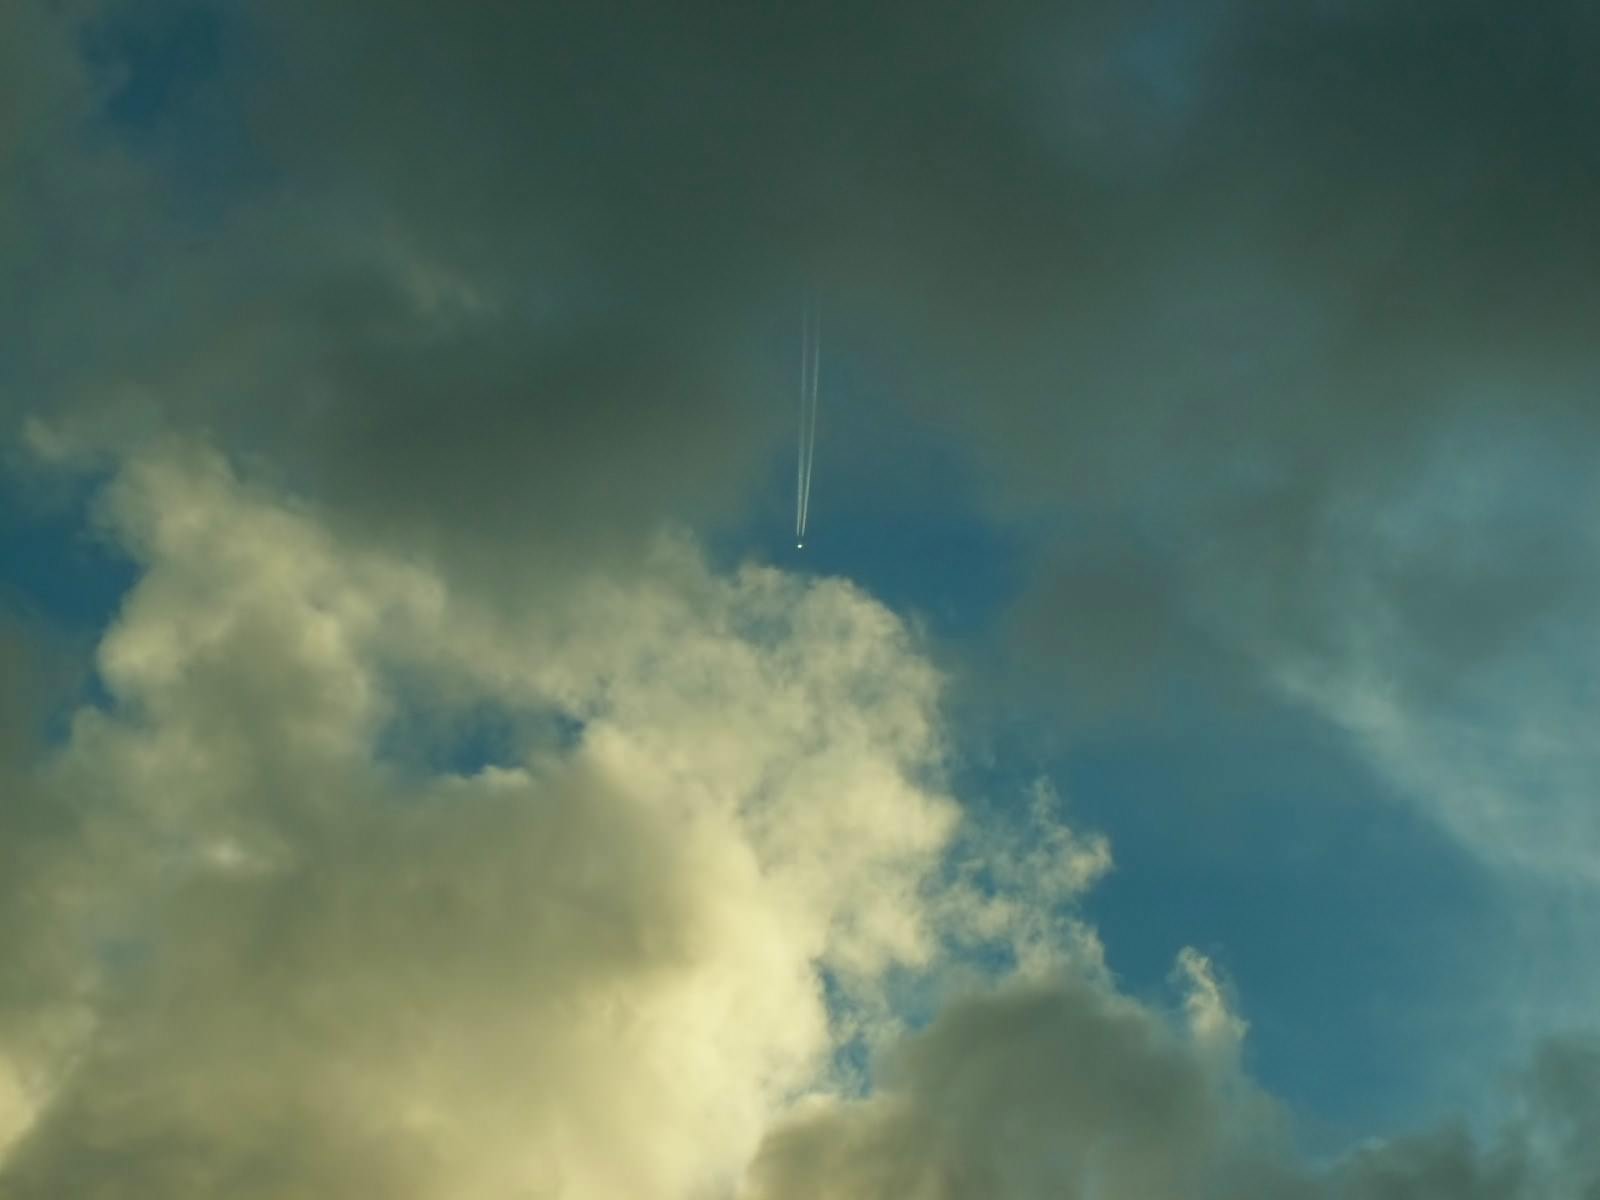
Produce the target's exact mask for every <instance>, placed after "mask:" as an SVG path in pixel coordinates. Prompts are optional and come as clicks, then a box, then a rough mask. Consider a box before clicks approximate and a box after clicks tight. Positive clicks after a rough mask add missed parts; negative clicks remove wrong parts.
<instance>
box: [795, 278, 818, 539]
mask: <svg viewBox="0 0 1600 1200" xmlns="http://www.w3.org/2000/svg"><path fill="white" fill-rule="evenodd" d="M821 365H822V313H821V310H820V309H819V308H818V307H817V305H816V302H815V300H808V301H807V303H806V307H805V309H804V311H803V312H802V314H801V320H800V444H799V451H798V463H797V470H796V476H795V513H794V535H795V546H796V549H799V548H800V547H802V546H804V545H805V536H806V520H807V518H808V517H809V516H810V515H811V468H812V464H813V463H814V462H815V461H816V456H817V381H818V378H819V375H820V373H821V371H820V369H821Z"/></svg>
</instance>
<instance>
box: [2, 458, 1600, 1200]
mask: <svg viewBox="0 0 1600 1200" xmlns="http://www.w3.org/2000/svg"><path fill="white" fill-rule="evenodd" d="M102 512H103V518H104V521H105V523H106V526H107V528H108V530H109V531H111V533H112V535H113V536H115V537H116V538H118V539H119V540H120V542H121V543H122V544H123V545H125V546H126V547H127V548H128V550H129V551H130V552H131V553H132V554H134V555H135V556H136V558H137V559H138V561H139V562H140V564H141V569H142V574H141V576H140V579H139V582H138V584H137V586H136V587H135V588H134V590H133V591H132V592H131V593H130V595H129V596H128V598H127V600H126V603H125V604H124V607H123V609H122V611H121V613H120V614H119V616H118V618H117V620H116V622H115V623H114V625H113V626H112V627H111V628H110V629H109V630H108V631H107V632H106V634H105V636H104V638H103V640H102V641H101V644H100V646H99V649H98V665H99V671H100V674H101V676H102V678H103V680H104V683H105V687H106V689H107V692H108V693H109V699H108V701H107V703H106V704H105V705H103V706H86V707H83V708H81V709H80V710H79V711H78V712H77V713H76V715H75V716H74V718H73V721H72V726H71V731H70V736H69V737H68V739H67V740H66V741H65V743H64V744H62V745H60V746H58V747H57V748H56V749H55V750H54V751H53V752H52V754H51V755H50V756H49V758H48V759H47V760H46V761H45V762H43V763H42V764H40V765H38V766H37V767H34V768H30V769H27V770H25V771H23V772H22V773H21V774H20V775H16V776H15V779H16V780H17V781H18V782H19V783H20V784H21V786H22V787H23V788H24V789H25V791H24V793H23V795H24V796H25V805H24V806H21V807H19V806H16V805H15V804H13V806H12V807H10V808H9V809H8V810H7V811H8V813H10V814H13V817H12V819H13V822H14V823H13V827H12V828H11V829H10V836H8V838H7V839H6V842H5V844H4V847H3V853H4V855H5V856H6V862H7V870H6V872H5V873H4V876H3V884H0V919H3V920H4V922H5V926H4V927H5V929H6V930H7V947H8V953H7V955H6V958H5V960H4V963H3V965H0V1139H3V1143H4V1148H3V1149H0V1195H3V1196H5V1197H7V1200H11V1198H13V1197H14V1198H16V1200H33V1198H35V1197H41V1198H42V1197H47V1196H48V1197H54V1196H61V1195H74V1196H84V1197H91V1198H92V1197H104V1198H107V1200H113V1198H118V1197H127V1198H130V1200H131V1198H135V1197H137V1198H141V1200H142V1198H144V1197H152V1196H158V1195H159V1196H163V1197H170V1198H172V1200H182V1198H184V1197H191V1196H192V1197H196V1198H198V1197H204V1196H216V1195H227V1196H238V1197H250V1196H263V1197H265V1196H285V1195H306V1196H328V1197H331V1196H347V1195H348V1196H357V1195H374V1194H383V1195H392V1196H400V1197H406V1196H414V1197H417V1198H418V1200H432V1198H433V1197H443V1196H449V1197H452V1198H456V1197H467V1198H470V1197H474V1196H484V1197H500V1196H506V1195H529V1196H570V1197H607V1196H617V1197H622V1196H630V1197H631V1196H641V1195H643V1196H660V1197H685V1198H689V1197H715V1196H734V1195H742V1196H748V1197H751V1198H752V1200H754V1198H760V1200H782V1198H784V1197H789V1196H801V1195H804V1196H824V1197H835V1198H838V1200H856V1198H861V1200H866V1198H877V1197H884V1198H888V1197H891V1196H892V1197H903V1196H913V1197H915V1196H925V1197H940V1198H944V1200H960V1198H964V1197H968V1196H971V1197H980V1196H984V1197H997V1198H1000V1200H1005V1198H1008V1197H1016V1198H1019V1200H1031V1198H1032V1197H1036V1196H1045V1195H1052V1196H1057V1195H1069V1196H1072V1195H1079V1196H1084V1197H1112V1198H1116V1197H1129V1198H1130V1200H1131V1198H1132V1197H1149V1196H1162V1195H1186V1196H1194V1195H1202V1196H1203V1195H1213V1194H1214V1195H1232V1194H1239V1192H1240V1189H1243V1190H1244V1191H1245V1192H1246V1193H1247V1194H1251V1195H1259V1196H1263V1197H1270V1198H1272V1200H1278V1198H1279V1197H1284V1198H1291V1197H1294V1198H1301V1197H1304V1198H1311V1200H1321V1198H1322V1197H1324V1196H1327V1197H1335V1196H1337V1197H1341V1198H1343V1197H1352V1198H1355V1197H1359V1198H1360V1200H1368V1198H1372V1200H1378V1198H1381V1197H1387V1196H1402V1195H1403V1196H1426V1195H1433V1194H1436V1193H1437V1194H1440V1195H1444V1194H1451V1195H1481V1196H1483V1197H1495V1198H1501V1197H1505V1198H1508V1200H1509V1198H1515V1200H1532V1198H1535V1197H1543V1196H1545V1195H1546V1194H1549V1195H1557V1194H1578V1193H1577V1192H1575V1191H1570V1190H1569V1191H1566V1192H1563V1191H1561V1189H1562V1188H1571V1187H1575V1186H1579V1185H1580V1184H1582V1185H1584V1186H1587V1184H1584V1181H1587V1180H1590V1179H1591V1178H1593V1177H1594V1172H1595V1164H1594V1162H1593V1161H1592V1156H1591V1155H1589V1154H1588V1147H1589V1145H1590V1142H1591V1141H1592V1138H1591V1137H1590V1136H1589V1133H1588V1129H1589V1126H1590V1125H1592V1124H1593V1120H1594V1116H1595V1114H1594V1112H1593V1111H1591V1110H1592V1109H1593V1108H1594V1105H1593V1096H1594V1095H1595V1094H1596V1092H1595V1083H1596V1079H1595V1071H1594V1064H1595V1061H1596V1059H1595V1056H1594V1054H1593V1051H1592V1048H1589V1047H1587V1046H1586V1044H1584V1043H1579V1042H1572V1043H1558V1044H1553V1045H1551V1046H1550V1047H1548V1048H1547V1049H1546V1051H1545V1052H1544V1053H1543V1055H1542V1056H1541V1057H1540V1058H1539V1059H1538V1060H1537V1062H1536V1063H1535V1064H1534V1066H1533V1068H1532V1069H1531V1070H1530V1072H1529V1073H1528V1075H1527V1078H1526V1080H1525V1081H1524V1083H1523V1085H1522V1092H1521V1093H1520V1094H1522V1095H1524V1096H1525V1103H1524V1106H1523V1112H1524V1116H1523V1117H1522V1118H1520V1122H1519V1123H1517V1124H1513V1125H1512V1126H1509V1127H1508V1132H1507V1133H1506V1135H1505V1136H1504V1137H1503V1138H1502V1139H1501V1142H1500V1143H1498V1144H1497V1145H1495V1146H1493V1147H1491V1148H1490V1149H1488V1150H1482V1149H1480V1148H1479V1146H1478V1144H1477V1143H1476V1142H1474V1141H1473V1140H1472V1139H1471V1138H1470V1137H1468V1136H1466V1135H1465V1134H1462V1133H1455V1132H1450V1131H1449V1130H1446V1131H1444V1132H1440V1133H1436V1134H1427V1135H1419V1136H1417V1137H1415V1138H1411V1139H1402V1140H1399V1141H1396V1142H1393V1143H1389V1144H1384V1145H1381V1146H1377V1147H1374V1148H1372V1149H1370V1150H1367V1151H1363V1152H1361V1153H1359V1154H1357V1155H1356V1156H1354V1157H1353V1158H1352V1159H1350V1160H1348V1161H1347V1162H1344V1163H1342V1164H1339V1165H1338V1166H1337V1167H1336V1169H1334V1170H1333V1171H1332V1172H1331V1173H1329V1172H1326V1171H1323V1172H1319V1171H1314V1170H1312V1169H1311V1168H1309V1167H1307V1166H1305V1165H1303V1164H1302V1163H1300V1162H1299V1161H1298V1160H1297V1159H1296V1158H1295V1156H1294V1153H1293V1148H1292V1138H1291V1125H1290V1122H1289V1119H1288V1116H1287V1114H1286V1113H1285V1112H1284V1111H1283V1110H1282V1109H1281V1108H1280V1106H1279V1105H1277V1104H1276V1103H1275V1102H1274V1101H1273V1100H1272V1099H1271V1098H1270V1097H1269V1096H1267V1095H1266V1094H1265V1093H1263V1092H1262V1091H1261V1089H1260V1088H1259V1087H1258V1086H1256V1085H1255V1084H1254V1083H1253V1082H1252V1081H1251V1080H1250V1079H1249V1077H1248V1075H1247V1073H1246V1072H1245V1069H1244V1066H1243V1055H1242V1054H1241V1053H1240V1048H1241V1045H1242V1040H1243V1038H1244V1037H1245V1033H1246V1028H1247V1026H1246V1024H1245V1022H1244V1021H1243V1019H1242V1018H1241V1017H1240V1016H1239V1015H1238V1013H1237V1011H1236V1009H1235V1007H1234V1005H1233V1002H1232V1001H1231V1000H1230V999H1229V996H1228V992H1229V989H1228V988H1227V986H1226V985H1225V983H1224V982H1223V981H1222V980H1221V978H1220V976H1219V975H1218V973H1217V970H1216V968H1215V966H1214V965H1213V964H1212V963H1211V961H1210V960H1208V959H1207V958H1206V957H1205V956H1203V955H1201V954H1199V953H1197V952H1195V951H1193V950H1184V951H1182V952H1181V953H1180V954H1179V955H1178V958H1177V965H1176V968H1175V972H1174V979H1175V981H1176V982H1177V984H1178V987H1179V993H1180V994H1179V997H1178V1003H1177V1004H1176V1006H1175V1007H1174V1008H1173V1009H1172V1010H1171V1011H1170V1012H1169V1011H1162V1010H1161V1009H1159V1008H1157V1007H1153V1006H1152V1005H1151V1004H1150V1003H1148V1002H1145V1001H1139V1000H1135V999H1133V998H1130V997H1128V996H1125V995H1123V994H1121V993H1120V992H1119V990H1118V988H1117V986H1116V982H1115V980H1114V978H1113V977H1112V976H1111V975H1110V973H1109V972H1108V971H1107V970H1106V968H1105V966H1104V963H1103V961H1102V960H1101V957H1100V953H1099V945H1098V941H1097V939H1096V938H1095V935H1094V931H1093V930H1092V929H1091V928H1089V927H1088V926H1086V925H1085V924H1084V923H1083V922H1082V920H1081V918H1080V917H1078V916H1077V915H1076V913H1075V908H1074V901H1075V900H1076V898H1077V897H1079V896H1080V895H1081V894H1082V893H1083V892H1084V890H1085V889H1086V888H1088V887H1090V886H1092V884H1093V883H1094V882H1095V880H1096V879H1097V878H1099V877H1100V876H1101V875H1102V874H1103V873H1104V872H1105V871H1106V870H1108V869H1109V866H1110V855H1109V849H1108V847H1107V846H1106V844H1105V842H1104V840H1103V839H1101V838H1098V837H1095V836H1092V835H1085V834H1079V833H1075V832H1073V831H1072V830H1071V829H1070V828H1068V827H1067V826H1066V825H1065V824H1063V823H1062V821H1061V814H1060V807H1061V806H1060V801H1059V800H1058V798H1056V797H1055V796H1054V794H1053V793H1052V792H1051V791H1050V790H1049V788H1048V786H1046V785H1044V784H1041V785H1039V786H1038V787H1037V788H1036V789H1035V792H1034V795H1033V802H1032V806H1031V810H1030V812H1029V813H1028V814H1027V821H1026V823H1025V824H1023V825H1015V824H1007V823H1006V822H1005V821H1004V820H1003V819H1002V814H999V813H993V812H991V813H988V814H987V816H985V815H983V814H982V812H981V810H971V811H969V812H968V813H966V815H963V813H962V811H961V809H959V808H958V807H957V805H956V803H955V801H954V800H953V799H952V798H950V797H949V796H947V795H945V794H944V793H943V792H942V790H941V788H940V782H939V781H940V779H941V777H942V772H943V766H942V763H943V757H944V754H945V738H946V734H945V732H944V728H943V723H942V719H941V716H940V708H939V694H940V679H939V677H938V674H937V673H936V672H935V671H934V670H933V668H932V667H931V666H930V665H929V663H928V662H927V660H926V659H925V658H924V657H923V655H922V653H921V652H920V650H919V648H918V645H917V643H916V641H915V640H914V639H913V637H912V636H911V634H910V633H909V632H908V630H907V629H906V628H905V627H904V626H903V625H902V624H901V623H900V622H899V621H898V620H896V619H895V618H894V617H893V616H892V615H891V614H890V613H889V612H887V611H886V610H885V609H883V608H882V607H881V606H879V605H878V604H876V603H875V602H873V601H872V600H871V599H870V598H868V597H866V596H865V595H863V594H862V593H860V592H859V591H857V590H855V589H853V588H851V587H850V586H848V585H846V584H844V583H842V582H839V581H805V580H802V579H798V578H795V577H792V576H787V575H784V574H782V573H779V572H775V571H772V570H770V569H765V568H746V569H743V570H740V571H737V572H735V573H733V574H731V575H724V574H718V573H715V572H712V571H710V570H709V569H708V568H707V567H706V566H705V565H704V563H703V562H702V560H701V559H700V557H699V555H698V554H697V552H696V551H695V550H694V549H693V547H692V546H691V545H689V544H688V543H686V542H683V541H673V540H668V541H666V542H663V543H661V544H660V545H659V546H658V548H657V550H656V551H655V557H654V558H653V559H652V562H651V567H652V569H651V570H650V571H649V572H648V573H645V574H641V575H637V576H630V577H628V578H627V579H609V580H604V579H594V580H591V583H590V585H589V586H588V588H587V590H586V591H585V592H584V593H583V594H582V595H581V596H578V597H576V598H575V599H574V601H573V603H572V604H571V605H570V606H568V607H566V608H560V609H558V608H553V607H546V606H541V607H540V608H539V609H538V610H536V611H532V612H527V613H522V614H518V615H517V616H516V617H515V618H514V619H510V620H508V618H507V617H506V616H505V614H504V611H503V610H502V609H501V608H500V607H499V606H483V605H481V604H479V603H478V602H476V601H475V600H473V599H472V597H471V596H470V595H462V594H460V593H458V592H457V591H455V590H454V589H452V588H451V587H450V586H449V583H448V580H447V579H445V578H444V577H441V576H440V575H438V574H437V573H436V572H434V571H433V570H432V569H430V568H427V567H424V566H419V565H417V564H415V563H408V562H405V561H400V560H397V559H395V558H394V557H393V556H391V555H390V554H388V553H387V552H386V551H384V550H382V549H381V548H376V549H375V548H373V547H372V546H367V545H362V544H361V543H358V542H351V541H348V540H341V539H340V538H339V537H337V536H335V535H334V534H333V533H331V532H330V531H329V530H328V529H327V528H326V527H325V526H324V525H323V524H321V523H320V521H319V520H318V519H317V517H316V514H315V512H314V511H313V510H312V509H310V508H308V507H307V506H305V505H304V504H300V503H296V502H293V501H291V500H288V499H285V498H283V497H281V496H279V495H277V494H276V493H274V492H272V491H270V490H268V489H266V488H264V487H263V486H262V485H260V484H259V483H253V482H247V481H243V480H241V479H240V478H239V477H238V476H237V475H236V474H235V473H234V471H233V470H232V469H231V468H230V467H229V466H228V464H227V463H226V461H225V460H224V459H222V458H221V457H220V456H218V455H216V454H215V453H214V452H212V451H210V450H207V449H206V448H204V447H203V446H200V445H197V444H194V443H185V442H173V443H166V444H164V445H162V446H161V447H159V448H158V449H154V450H150V451H146V452H142V453H141V454H140V455H138V456H136V457H135V458H133V459H132V460H130V461H129V462H128V463H126V464H125V465H124V467H123V468H122V470H121V471H120V473H119V474H118V475H117V476H116V478H115V479H114V480H113V481H112V483H111V484H110V485H109V487H108V488H107V489H106V491H105V493H104V497H103V503H102ZM419 695H420V696H422V697H423V698H422V699H421V700H419V699H418V696H419ZM462 697H470V698H472V699H473V701H474V702H476V703H480V704H492V705H494V706H496V707H499V708H502V709H504V710H506V711H507V712H511V713H518V714H520V715H521V720H520V721H518V722H513V727H514V728H515V729H516V730H518V731H519V737H518V740H517V741H516V744H515V746H514V748H513V750H512V752H511V753H509V754H508V755H507V756H506V758H505V761H503V762H500V763H497V764H492V765H481V764H480V765H477V766H473V767H469V768H462V769H456V768H449V767H442V766H434V767H427V766H419V764H418V762H417V761H416V760H414V759H411V758H408V757H406V756H405V755H403V754H400V755H396V754H394V753H391V752H390V751H389V750H388V749H387V747H388V746H389V745H390V742H389V741H388V740H387V739H388V737H389V733H388V731H389V730H390V729H391V726H392V725H393V722H394V721H395V720H396V719H397V717H398V716H399V714H400V713H401V710H402V708H403V707H405V706H406V705H410V706H412V707H416V706H417V705H419V704H420V705H421V706H422V708H423V710H424V711H425V712H432V711H436V710H444V709H448V708H449V707H450V706H451V705H452V704H456V703H458V702H459V701H460V699H461V698H462ZM555 715H559V716H560V718H561V729H562V730H564V731H565V732H563V733H561V734H560V736H555V737H551V736H548V730H547V728H546V727H547V726H548V724H549V722H550V720H551V719H552V718H553V716H555ZM414 718H415V714H413V719H414ZM541 730H543V731H544V732H541ZM18 813H24V814H25V813H34V814H49V819H48V820H40V821H38V822H36V823H34V824H29V823H28V822H26V821H23V822H20V823H18V822H15V820H14V816H15V814H18ZM996 954H999V955H1001V957H1000V958H998V959H997V958H996V957H995V956H996ZM985 961H987V962H988V963H989V964H990V965H989V966H987V967H984V966H982V965H981V964H982V963H983V962H985ZM996 964H998V965H996ZM996 973H998V976H999V981H998V982H996V978H995V977H996ZM916 981H920V982H916ZM908 982H910V983H912V984H914V987H913V988H912V990H911V991H907V990H906V989H907V985H908ZM908 1002H909V1003H910V1004H911V1008H912V1009H915V1008H916V1007H917V1006H918V1005H921V1006H922V1007H923V1009H925V1010H926V1011H927V1014H928V1015H927V1016H926V1017H921V1018H919V1017H916V1016H915V1015H914V1013H913V1012H912V1011H911V1010H910V1009H908V1008H907V1004H908ZM852 1045H854V1046H857V1047H859V1048H860V1049H861V1052H862V1053H864V1054H865V1055H866V1060H865V1062H864V1064H858V1069H856V1070H850V1069H844V1068H842V1067H841V1063H840V1061H839V1059H838V1055H839V1054H840V1053H841V1052H842V1051H845V1050H848V1049H849V1047H851V1046H852ZM1428 1188H1433V1189H1434V1191H1428V1190H1427V1189H1428ZM1441 1188H1443V1189H1446V1190H1445V1191H1439V1189H1441ZM1463 1188H1466V1189H1467V1190H1465V1191H1463V1190H1462V1189H1463ZM1471 1188H1477V1189H1478V1190H1477V1191H1472V1190H1471ZM1540 1188H1544V1189H1546V1190H1545V1191H1541V1190H1539V1189H1540ZM1449 1189H1455V1190H1453V1191H1451V1190H1449ZM1549 1189H1555V1190H1554V1191H1551V1190H1549Z"/></svg>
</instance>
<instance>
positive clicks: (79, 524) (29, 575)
mask: <svg viewBox="0 0 1600 1200" xmlns="http://www.w3.org/2000/svg"><path fill="white" fill-rule="evenodd" d="M104 482H105V480H104V479H103V478H82V479H78V480H75V481H73V482H71V483H70V484H61V485H59V486H55V487H52V489H51V491H50V494H49V495H48V497H43V496H40V495H39V494H38V492H37V491H36V490H35V489H34V488H33V486H32V484H31V482H30V481H28V480H24V479H21V478H18V477H17V476H16V475H14V474H9V473H7V472H4V471H0V596H3V597H5V598H6V600H7V602H8V603H9V604H11V605H12V606H14V607H17V608H20V609H21V610H22V611H23V612H24V613H27V614H30V615H36V616H39V617H42V618H44V619H46V620H47V621H48V622H50V623H51V624H52V625H54V626H56V627H57V628H60V629H63V630H65V631H66V632H69V633H74V634H81V633H91V632H96V631H98V630H100V629H103V628H104V627H105V626H106V625H108V624H110V622H111V619H112V617H113V616H115V614H116V612H117V610H118V609H119V608H120V607H121V605H122V600H123V597H124V596H126V595H127V593H128V591H129V589H130V588H132V587H133V585H134V583H135V581H136V580H137V578H138V567H137V565H136V564H135V563H134V562H133V561H132V560H130V559H129V558H127V557H126V556H125V555H123V554H122V553H121V552H120V551H119V550H118V549H117V548H116V546H115V545H113V544H112V542H111V541H110V540H109V539H108V538H106V537H104V536H102V535H101V534H100V532H99V530H98V529H97V527H96V526H95V523H94V521H93V518H92V505H93V502H94V497H95V495H96V494H97V493H98V491H99V489H100V487H101V485H102V484H103V483H104Z"/></svg>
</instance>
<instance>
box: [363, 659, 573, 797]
mask: <svg viewBox="0 0 1600 1200" xmlns="http://www.w3.org/2000/svg"><path fill="white" fill-rule="evenodd" d="M389 690H390V698H391V703H392V704H393V706H394V707H393V712H392V714H391V716H390V718H389V720H388V721H387V722H386V723H385V725H384V727H383V728H382V730H381V731H380V732H379V734H378V738H377V742H376V745H375V747H374V753H375V756H376V757H377V758H378V760H379V761H381V762H385V763H388V764H390V765H392V766H395V767H398V768H399V769H400V770H402V771H403V772H405V773H407V774H408V775H413V776H417V777H422V778H427V777H435V776H441V775H455V776H462V777H471V776H474V775H479V774H481V773H483V772H484V771H486V770H489V769H491V768H496V767H499V768H512V767H517V766H520V765H523V764H524V763H526V762H527V761H528V760H529V758H530V757H533V756H537V755H539V754H540V753H543V752H548V751H555V750H568V749H571V748H572V747H573V746H576V745H577V744H578V742H579V740H580V739H581V738H582V736H583V722H582V721H581V720H579V719H578V718H576V717H574V716H572V715H571V714H568V713H564V712H561V711H559V710H555V709H528V708H512V707H509V706H507V705H504V704H501V703H498V702H496V701H494V700H491V699H487V698H482V697H471V698H450V697H445V696H442V695H441V694H440V692H439V690H438V689H437V688H434V687H430V686H429V685H428V684H427V683H425V682H421V681H406V680H403V679H401V680H391V681H390V685H389Z"/></svg>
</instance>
